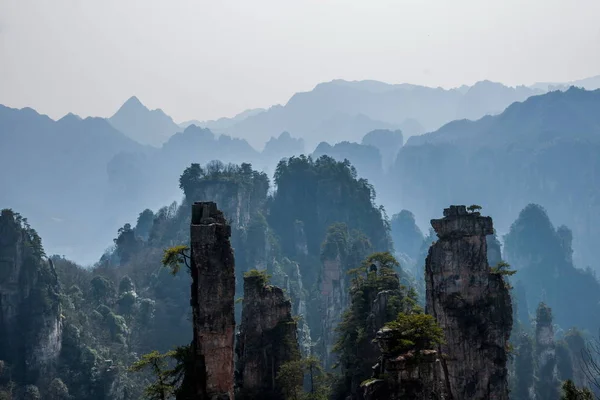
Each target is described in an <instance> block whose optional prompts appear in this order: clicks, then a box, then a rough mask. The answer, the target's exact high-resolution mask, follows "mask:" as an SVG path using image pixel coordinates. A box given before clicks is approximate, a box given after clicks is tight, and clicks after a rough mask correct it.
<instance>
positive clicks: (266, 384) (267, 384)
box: [236, 271, 300, 400]
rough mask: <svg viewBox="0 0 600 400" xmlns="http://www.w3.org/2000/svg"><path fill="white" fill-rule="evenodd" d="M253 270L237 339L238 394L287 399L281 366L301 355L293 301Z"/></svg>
mask: <svg viewBox="0 0 600 400" xmlns="http://www.w3.org/2000/svg"><path fill="white" fill-rule="evenodd" d="M253 272H255V271H251V272H250V273H249V274H247V275H246V276H245V277H244V308H243V311H242V322H241V325H240V332H239V334H238V338H237V343H236V355H237V364H236V388H237V390H236V398H237V399H238V400H239V399H258V398H260V399H281V400H283V399H284V396H283V393H282V391H281V389H280V387H279V386H278V384H277V381H276V378H277V372H278V371H279V367H280V366H281V365H282V364H284V363H286V362H287V361H291V360H298V359H299V358H300V350H299V348H298V335H297V327H296V322H295V321H294V319H293V318H292V304H291V302H290V300H289V299H287V298H286V296H285V294H284V292H283V290H282V289H281V288H279V287H277V286H272V285H267V284H266V277H265V276H264V275H261V274H260V273H257V274H253Z"/></svg>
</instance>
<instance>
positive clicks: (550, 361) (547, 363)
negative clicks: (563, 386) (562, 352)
mask: <svg viewBox="0 0 600 400" xmlns="http://www.w3.org/2000/svg"><path fill="white" fill-rule="evenodd" d="M535 359H536V365H537V374H536V377H537V380H536V382H535V394H536V398H537V399H544V400H558V399H559V398H560V392H559V386H560V382H559V379H558V374H557V370H556V345H555V343H554V327H553V326H552V310H551V309H550V307H548V306H547V305H546V304H544V303H540V305H539V306H538V308H537V311H536V319H535Z"/></svg>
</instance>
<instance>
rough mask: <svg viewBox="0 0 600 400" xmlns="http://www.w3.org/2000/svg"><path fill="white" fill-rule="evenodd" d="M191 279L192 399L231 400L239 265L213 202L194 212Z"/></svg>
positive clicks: (198, 206)
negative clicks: (235, 300)
mask: <svg viewBox="0 0 600 400" xmlns="http://www.w3.org/2000/svg"><path fill="white" fill-rule="evenodd" d="M190 229H191V231H190V238H191V275H192V298H191V306H192V314H193V325H194V337H193V341H192V352H193V358H194V365H193V372H192V374H193V377H191V379H190V380H191V381H193V382H194V393H195V396H196V398H197V399H202V400H204V399H211V400H212V399H219V400H221V399H233V398H234V397H233V396H234V394H233V391H234V362H233V343H234V335H235V318H234V296H235V267H234V265H235V262H234V257H233V249H232V248H231V244H230V241H229V238H230V236H231V228H230V226H229V225H228V224H227V222H226V221H225V217H224V216H223V213H222V212H221V211H219V210H218V209H217V205H216V204H215V203H213V202H200V203H194V204H193V206H192V223H191V227H190Z"/></svg>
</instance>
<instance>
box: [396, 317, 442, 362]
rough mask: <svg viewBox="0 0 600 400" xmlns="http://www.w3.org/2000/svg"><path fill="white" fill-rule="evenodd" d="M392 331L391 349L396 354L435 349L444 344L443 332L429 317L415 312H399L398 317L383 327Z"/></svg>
mask: <svg viewBox="0 0 600 400" xmlns="http://www.w3.org/2000/svg"><path fill="white" fill-rule="evenodd" d="M385 327H386V328H389V329H391V330H392V331H393V335H394V336H393V340H394V344H393V349H394V352H395V353H396V354H402V353H405V352H407V351H414V352H415V353H416V354H419V353H420V352H421V351H423V350H431V349H436V348H437V346H438V345H440V344H442V343H444V332H443V330H442V328H440V326H439V325H438V324H437V322H436V321H435V318H433V317H432V316H431V315H428V314H423V313H421V312H415V313H410V314H406V313H403V312H401V313H400V314H398V317H397V318H396V319H395V320H394V321H392V322H389V323H387V324H386V325H385Z"/></svg>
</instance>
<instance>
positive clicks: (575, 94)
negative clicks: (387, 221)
mask: <svg viewBox="0 0 600 400" xmlns="http://www.w3.org/2000/svg"><path fill="white" fill-rule="evenodd" d="M599 110H600V90H594V91H587V90H583V89H578V88H575V87H571V88H570V89H568V90H566V91H558V90H557V91H552V92H549V93H546V94H543V95H538V96H533V97H529V98H528V99H527V100H525V101H523V102H517V103H513V104H512V105H510V106H509V107H508V108H507V109H506V110H505V111H504V112H503V113H501V114H499V115H495V116H486V117H483V118H481V119H479V120H477V121H469V120H458V121H453V122H450V123H448V124H446V125H444V126H443V127H442V128H440V129H439V130H437V131H435V132H431V133H426V134H424V135H422V136H419V137H411V138H410V139H409V140H408V141H407V143H406V144H405V145H404V146H403V147H402V149H401V150H400V152H399V153H398V156H397V158H396V162H395V165H394V167H393V168H392V170H391V173H390V175H389V176H388V180H387V185H386V186H384V188H386V190H387V188H388V187H392V186H393V192H388V193H385V195H386V196H388V199H394V201H395V202H396V207H398V208H400V207H401V208H405V209H409V210H411V211H412V212H414V213H415V215H417V216H418V217H419V218H422V219H420V221H419V222H420V224H421V226H426V221H427V218H429V217H430V216H432V215H435V210H437V209H439V208H440V207H442V206H443V205H444V204H450V203H452V204H479V205H481V206H483V207H484V210H485V212H486V213H488V214H492V215H494V216H496V220H497V221H498V222H497V224H495V225H496V229H498V231H499V232H506V231H507V229H508V226H507V221H512V220H514V219H515V218H516V216H517V215H518V213H519V211H520V210H521V209H523V208H524V207H525V206H526V205H527V204H529V203H537V204H541V205H543V206H544V207H545V208H546V209H547V210H548V214H549V215H551V216H552V219H554V220H556V221H557V222H558V224H565V225H567V226H568V227H569V228H571V229H572V230H573V243H574V248H575V255H574V257H575V258H576V260H577V263H578V264H579V266H581V267H585V266H587V265H594V262H595V261H594V260H595V254H594V251H595V246H596V245H595V244H594V243H595V242H594V241H595V238H596V237H598V236H599V235H600V202H599V201H598V199H600V112H598V111H599ZM388 211H389V212H394V211H396V210H388Z"/></svg>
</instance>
